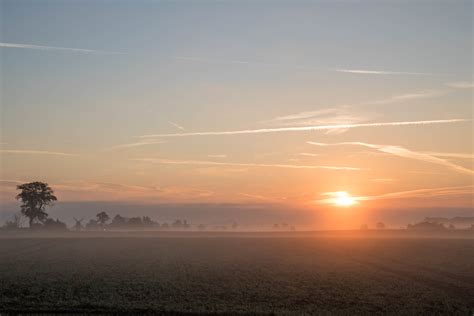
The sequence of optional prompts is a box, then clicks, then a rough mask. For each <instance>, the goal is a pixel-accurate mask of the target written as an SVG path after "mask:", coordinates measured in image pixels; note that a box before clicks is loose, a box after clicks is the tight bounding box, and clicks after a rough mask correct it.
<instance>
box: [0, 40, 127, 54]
mask: <svg viewBox="0 0 474 316" xmlns="http://www.w3.org/2000/svg"><path fill="white" fill-rule="evenodd" d="M0 47H4V48H21V49H36V50H55V51H70V52H76V53H85V54H125V53H120V52H111V51H102V50H95V49H84V48H71V47H59V46H44V45H32V44H18V43H3V42H0Z"/></svg>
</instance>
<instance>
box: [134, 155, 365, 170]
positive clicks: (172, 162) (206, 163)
mask: <svg viewBox="0 0 474 316" xmlns="http://www.w3.org/2000/svg"><path fill="white" fill-rule="evenodd" d="M131 160H133V161H140V162H150V163H157V164H163V165H191V166H194V165H197V166H231V167H269V168H287V169H329V170H348V171H360V170H370V169H366V168H356V167H333V166H306V165H286V164H262V163H240V162H220V161H205V160H168V159H156V158H137V159H131Z"/></svg>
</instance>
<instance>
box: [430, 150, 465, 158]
mask: <svg viewBox="0 0 474 316" xmlns="http://www.w3.org/2000/svg"><path fill="white" fill-rule="evenodd" d="M423 154H427V155H431V156H437V157H446V158H458V159H474V154H472V153H471V154H468V153H440V152H433V151H424V152H423Z"/></svg>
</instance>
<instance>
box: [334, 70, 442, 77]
mask: <svg viewBox="0 0 474 316" xmlns="http://www.w3.org/2000/svg"><path fill="white" fill-rule="evenodd" d="M334 71H336V72H344V73H351V74H363V75H413V76H427V75H433V74H429V73H423V72H406V71H384V70H367V69H334Z"/></svg>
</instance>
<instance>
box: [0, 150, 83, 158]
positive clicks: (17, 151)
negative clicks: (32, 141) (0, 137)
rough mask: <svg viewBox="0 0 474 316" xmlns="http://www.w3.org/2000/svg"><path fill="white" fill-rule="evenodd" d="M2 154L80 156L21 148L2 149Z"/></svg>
mask: <svg viewBox="0 0 474 316" xmlns="http://www.w3.org/2000/svg"><path fill="white" fill-rule="evenodd" d="M0 153H2V154H18V155H50V156H78V155H76V154H69V153H63V152H56V151H42V150H20V149H0Z"/></svg>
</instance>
